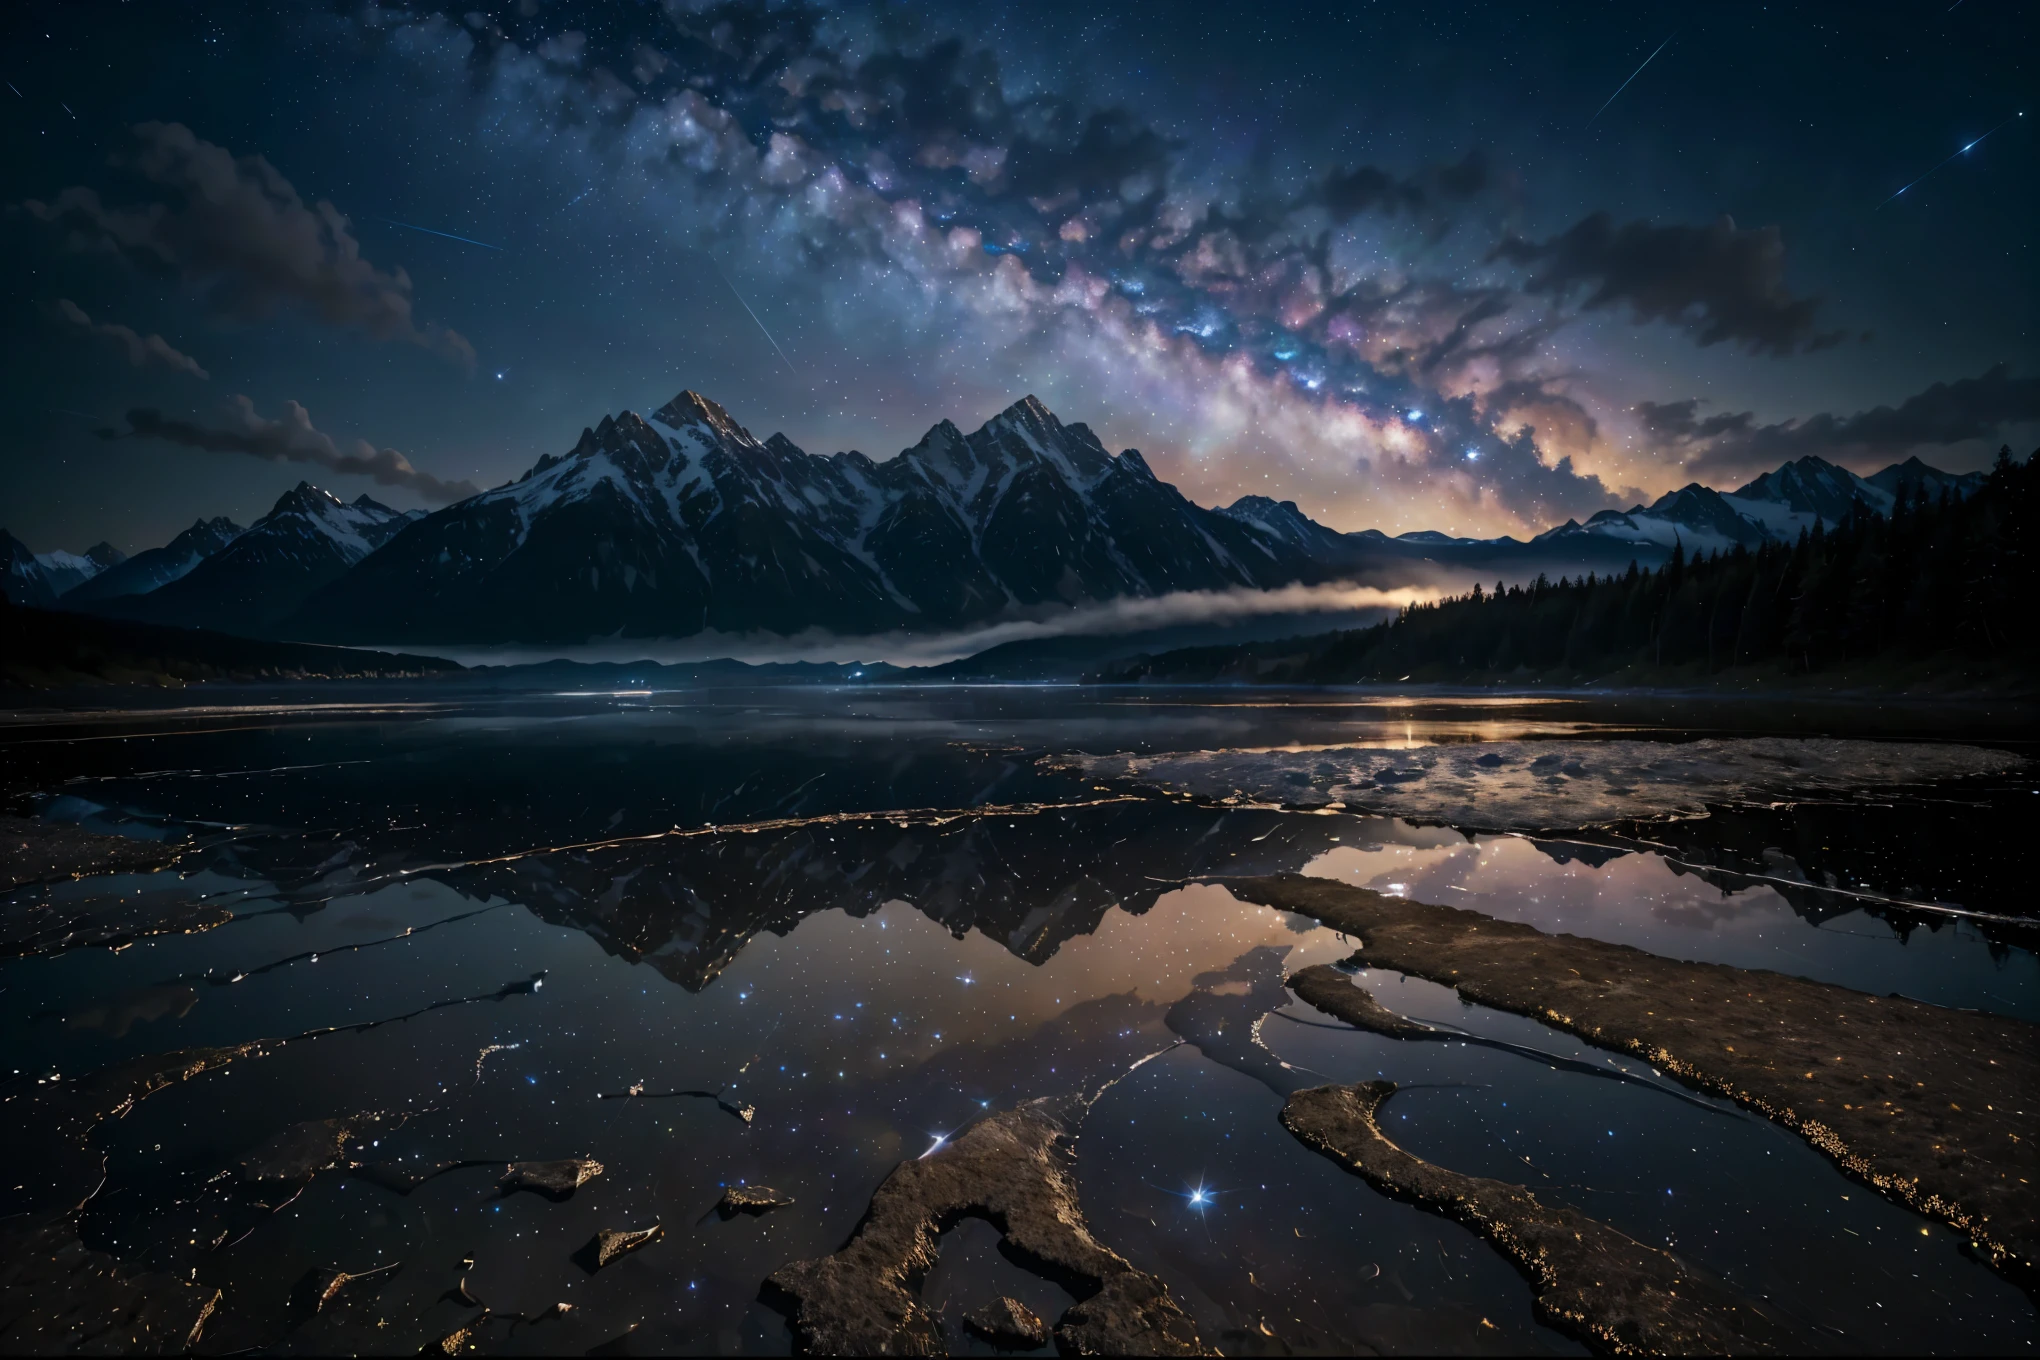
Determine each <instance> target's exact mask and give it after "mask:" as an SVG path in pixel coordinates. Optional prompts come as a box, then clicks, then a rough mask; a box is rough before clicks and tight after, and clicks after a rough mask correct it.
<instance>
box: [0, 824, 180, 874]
mask: <svg viewBox="0 0 2040 1360" xmlns="http://www.w3.org/2000/svg"><path fill="white" fill-rule="evenodd" d="M183 851H184V847H183V846H181V845H172V844H170V843H169V842H167V841H148V840H140V839H138V838H136V837H133V836H102V835H100V834H98V833H97V832H93V831H87V830H85V829H84V828H82V827H77V826H72V825H71V824H70V823H68V822H45V821H42V820H40V819H38V818H33V817H4V816H0V892H6V891H8V890H9V889H12V888H19V887H21V886H22V885H23V884H26V883H48V882H53V881H56V880H60V879H66V878H83V877H85V876H86V875H87V874H121V873H130V874H132V873H146V872H148V871H149V870H151V869H161V868H163V867H165V866H166V865H170V864H174V863H176V862H177V857H178V856H179V855H180V854H182V853H183Z"/></svg>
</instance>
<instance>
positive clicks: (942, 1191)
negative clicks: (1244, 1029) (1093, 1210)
mask: <svg viewBox="0 0 2040 1360" xmlns="http://www.w3.org/2000/svg"><path fill="white" fill-rule="evenodd" d="M1083 1108H1084V1107H1083V1104H1082V1102H1081V1101H1080V1100H1078V1099H1077V1098H1075V1097H1062V1098H1048V1099H1042V1100H1031V1101H1028V1102H1027V1103H1026V1104H1024V1105H1020V1106H1018V1107H1016V1108H1014V1109H1011V1110H1007V1111H1004V1112H1003V1113H1000V1114H996V1115H993V1116H991V1117H989V1118H986V1119H982V1120H980V1121H978V1122H977V1123H976V1124H973V1125H972V1126H971V1127H970V1128H969V1129H968V1130H967V1131H965V1132H964V1133H962V1134H961V1135H959V1136H958V1137H957V1138H956V1139H955V1140H954V1141H952V1142H950V1143H948V1144H946V1145H945V1146H943V1147H941V1148H939V1149H938V1150H936V1151H934V1152H931V1153H929V1154H927V1155H925V1156H923V1157H921V1158H919V1159H918V1160H916V1161H911V1162H903V1163H901V1164H900V1165H899V1166H898V1167H896V1168H894V1170H893V1172H892V1174H891V1175H890V1176H887V1177H886V1179H885V1182H884V1184H882V1185H880V1186H879V1188H878V1191H877V1193H876V1194H874V1195H873V1196H872V1199H871V1207H870V1208H869V1209H868V1210H867V1211H866V1213H865V1216H864V1221H863V1222H862V1223H861V1224H860V1225H859V1226H858V1229H857V1232H856V1234H855V1235H854V1236H853V1237H852V1238H851V1239H850V1241H849V1242H848V1243H847V1244H846V1245H845V1246H844V1247H843V1249H842V1250H841V1251H838V1252H837V1253H836V1254H835V1255H833V1256H825V1257H822V1258H819V1259H817V1260H809V1261H796V1262H794V1263H793V1264H791V1265H787V1266H783V1267H781V1268H780V1269H779V1270H777V1271H774V1272H773V1274H772V1276H771V1277H770V1279H769V1281H768V1282H767V1284H768V1289H770V1290H776V1291H778V1294H777V1295H776V1296H775V1301H776V1302H778V1303H780V1304H781V1305H782V1306H784V1307H785V1308H786V1309H787V1311H788V1312H789V1313H790V1314H791V1316H792V1320H793V1325H794V1330H795V1332H796V1334H797V1335H798V1337H799V1338H800V1341H801V1344H802V1345H803V1346H804V1347H805V1348H807V1349H808V1350H810V1351H817V1352H824V1353H835V1354H861V1355H938V1354H941V1353H942V1352H943V1349H944V1347H943V1341H942V1335H941V1331H940V1329H939V1328H938V1327H937V1326H936V1323H935V1320H934V1318H933V1317H932V1316H931V1315H930V1314H929V1313H928V1311H927V1310H926V1309H924V1308H923V1307H922V1306H921V1302H920V1300H919V1299H918V1298H916V1297H915V1294H914V1292H913V1285H914V1284H915V1283H916V1282H917V1281H918V1280H919V1279H920V1278H921V1277H922V1276H923V1275H925V1274H926V1272H927V1271H928V1270H929V1269H930V1268H931V1267H933V1266H934V1264H935V1261H936V1243H937V1239H938V1238H939V1236H940V1234H941V1232H942V1230H943V1229H944V1228H945V1227H947V1226H949V1225H951V1224H953V1223H955V1222H956V1221H958V1220H959V1219H961V1218H964V1217H969V1216H975V1217H979V1218H983V1219H985V1220H987V1221H988V1222H990V1223H991V1224H992V1225H993V1226H994V1227H997V1228H999V1229H1000V1230H1001V1231H1002V1232H1003V1233H1004V1234H1005V1239H1006V1242H1005V1245H1006V1249H1008V1250H1009V1251H1011V1252H1012V1253H1013V1254H1014V1255H1015V1256H1016V1257H1017V1258H1018V1259H1020V1260H1021V1261H1023V1262H1024V1263H1026V1264H1027V1265H1028V1267H1029V1268H1030V1269H1032V1270H1034V1271H1035V1272H1036V1273H1038V1274H1041V1275H1043V1276H1046V1277H1047V1278H1050V1279H1053V1280H1055V1281H1056V1282H1057V1283H1059V1284H1061V1285H1062V1286H1063V1287H1064V1288H1066V1289H1068V1290H1069V1291H1070V1292H1071V1293H1072V1294H1074V1295H1076V1296H1077V1297H1078V1298H1079V1299H1081V1300H1082V1301H1081V1302H1079V1303H1078V1304H1076V1305H1075V1306H1074V1307H1072V1308H1070V1310H1069V1311H1068V1312H1066V1313H1064V1314H1063V1317H1062V1319H1061V1321H1060V1322H1058V1323H1057V1324H1056V1328H1055V1339H1056V1342H1057V1344H1058V1346H1060V1347H1061V1348H1062V1349H1063V1350H1064V1351H1065V1352H1074V1353H1077V1354H1122V1355H1198V1354H1205V1353H1206V1352H1205V1350H1204V1347H1203V1346H1202V1344H1201V1343H1200V1342H1199V1340H1198V1338H1197V1333H1196V1331H1195V1329H1194V1328H1193V1327H1192V1326H1191V1323H1190V1319H1189V1318H1188V1317H1186V1316H1185V1315H1184V1313H1183V1311H1182V1309H1180V1308H1179V1307H1177V1306H1176V1302H1175V1300H1174V1299H1172V1298H1170V1297H1169V1291H1168V1287H1167V1286H1166V1285H1164V1284H1163V1283H1162V1282H1161V1281H1160V1280H1158V1279H1156V1278H1154V1277H1153V1276H1151V1275H1147V1274H1144V1273H1143V1272H1141V1271H1139V1270H1136V1269H1134V1267H1133V1266H1132V1265H1131V1264H1130V1263H1129V1262H1128V1261H1127V1260H1126V1259H1125V1258H1124V1257H1121V1256H1120V1255H1118V1254H1117V1253H1115V1252H1113V1251H1112V1250H1111V1249H1110V1248H1108V1247H1106V1246H1105V1245H1103V1244H1102V1243H1100V1242H1099V1241H1098V1240H1097V1239H1096V1238H1095V1237H1093V1236H1092V1235H1091V1230H1090V1226H1089V1225H1088V1224H1087V1223H1086V1222H1085V1221H1084V1214H1083V1209H1082V1208H1081V1206H1080V1205H1079V1204H1078V1202H1077V1193H1076V1185H1075V1182H1074V1181H1073V1180H1072V1178H1071V1176H1070V1174H1069V1173H1070V1162H1071V1159H1072V1157H1071V1151H1070V1128H1071V1120H1072V1118H1073V1117H1074V1116H1075V1115H1077V1114H1079V1113H1081V1111H1082V1109H1083Z"/></svg>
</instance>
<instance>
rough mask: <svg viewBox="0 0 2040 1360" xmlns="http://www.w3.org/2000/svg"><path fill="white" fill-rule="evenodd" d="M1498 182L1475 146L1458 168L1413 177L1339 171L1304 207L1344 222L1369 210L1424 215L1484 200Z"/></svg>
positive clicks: (1369, 168) (1372, 170)
mask: <svg viewBox="0 0 2040 1360" xmlns="http://www.w3.org/2000/svg"><path fill="white" fill-rule="evenodd" d="M1493 178H1494V176H1493V172H1492V170H1491V168H1490V166H1489V165H1488V159H1487V155H1486V153H1485V152H1483V151H1481V150H1480V149H1479V148H1475V149H1474V150H1472V151H1469V152H1467V153H1466V155H1465V156H1464V157H1463V158H1462V159H1461V160H1459V161H1458V162H1457V163H1455V164H1452V165H1443V166H1438V167H1435V168H1434V169H1431V170H1428V171H1425V172H1421V173H1419V174H1417V175H1413V176H1410V177H1408V178H1399V177H1397V176H1395V175H1392V174H1390V173H1388V172H1387V171H1385V170H1381V169H1378V168H1377V167H1375V166H1372V165H1363V166H1359V167H1357V168H1355V169H1351V170H1345V169H1340V170H1334V171H1332V172H1331V173H1330V174H1328V175H1326V176H1325V177H1324V179H1323V180H1321V181H1319V182H1318V183H1317V184H1316V185H1314V186H1313V187H1312V189H1311V191H1310V193H1309V194H1307V195H1306V196H1305V197H1304V198H1303V199H1302V200H1301V204H1303V205H1316V206H1318V207H1321V208H1323V209H1324V210H1325V211H1326V212H1327V213H1328V214H1330V215H1331V219H1332V220H1333V221H1334V222H1339V223H1344V222H1347V221H1349V220H1351V219H1352V218H1354V217H1357V216H1359V215H1360V214H1361V213H1367V212H1384V213H1397V212H1402V213H1408V214H1410V215H1411V216H1423V215H1425V214H1428V213H1432V212H1434V211H1436V210H1438V209H1441V208H1456V207H1458V206H1459V205H1462V204H1464V203H1465V202H1466V201H1468V200H1470V199H1473V198H1475V197H1477V196H1479V195H1480V194H1481V193H1482V192H1484V191H1485V190H1487V189H1488V188H1489V187H1490V185H1491V184H1492V182H1493Z"/></svg>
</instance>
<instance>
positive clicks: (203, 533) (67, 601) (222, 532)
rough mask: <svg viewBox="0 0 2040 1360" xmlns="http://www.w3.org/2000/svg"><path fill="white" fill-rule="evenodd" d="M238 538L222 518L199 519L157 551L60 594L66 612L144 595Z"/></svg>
mask: <svg viewBox="0 0 2040 1360" xmlns="http://www.w3.org/2000/svg"><path fill="white" fill-rule="evenodd" d="M240 535H241V526H240V525H238V524H236V523H234V522H233V521H232V520H230V519H228V518H227V517H226V516H225V515H220V516H217V517H215V518H213V519H202V520H199V521H198V522H197V523H196V524H193V525H192V526H191V527H190V528H189V529H186V530H185V531H184V532H183V533H181V534H179V535H177V537H175V538H173V539H171V540H170V541H169V542H168V543H166V544H164V545H163V546H162V547H160V548H150V549H149V550H148V551H146V552H138V553H136V554H135V555H134V556H133V557H130V558H128V559H127V560H126V561H125V562H122V563H120V564H118V565H117V566H113V567H109V568H107V569H106V570H105V571H102V572H100V573H99V574H98V575H97V576H94V577H92V578H91V579H90V580H88V581H86V582H84V583H83V584H82V585H77V586H74V587H72V588H71V589H70V590H67V591H65V592H64V595H63V604H64V607H65V608H66V609H71V608H75V607H76V606H78V605H81V604H85V603H88V602H89V601H92V600H111V599H113V598H115V597H116V596H120V595H146V594H148V593H149V592H150V591H152V590H155V589H158V588H159V587H162V586H166V585H168V584H170V582H172V581H175V580H178V579H180V578H182V577H184V576H187V575H189V574H190V573H191V570H192V568H194V567H196V566H197V565H198V564H199V563H201V562H203V561H205V560H206V559H207V558H208V557H211V556H212V555H213V554H214V553H216V552H218V551H219V550H220V549H221V548H224V547H226V546H227V545H228V544H229V543H231V542H233V541H234V540H235V539H236V538H238V537H240Z"/></svg>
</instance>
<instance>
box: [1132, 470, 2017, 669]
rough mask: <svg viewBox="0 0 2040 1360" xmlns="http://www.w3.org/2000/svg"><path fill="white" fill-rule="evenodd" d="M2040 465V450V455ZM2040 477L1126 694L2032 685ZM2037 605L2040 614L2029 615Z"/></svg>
mask: <svg viewBox="0 0 2040 1360" xmlns="http://www.w3.org/2000/svg"><path fill="white" fill-rule="evenodd" d="M2036 457H2040V451H2036ZM2036 500H2040V469H2036V462H2035V458H2032V457H2029V458H2028V459H2027V460H2026V461H2025V462H2020V461H2018V460H2016V459H2015V458H2013V456H2012V453H2011V450H2010V448H2008V447H2007V448H2004V449H2001V450H1999V452H1998V457H1997V462H1996V464H1995V465H1994V466H1993V468H1992V469H1991V473H1990V477H1989V479H1988V481H1987V482H1986V483H1985V485H1984V486H1983V487H1982V488H1981V489H1980V490H1978V491H1977V492H1976V493H1975V494H1974V495H1972V496H1970V497H1968V498H1966V499H1958V498H1954V497H1951V496H1948V495H1945V494H1944V495H1943V496H1941V497H1939V498H1933V497H1930V496H1929V495H1928V494H1927V492H1926V491H1925V489H1924V488H1923V487H1915V488H1912V489H1911V494H1907V493H1906V492H1901V494H1900V495H1899V497H1898V498H1897V500H1896V502H1895V503H1894V505H1893V506H1892V509H1891V512H1890V513H1889V514H1878V513H1875V512H1873V511H1871V510H1870V509H1869V508H1868V507H1866V506H1864V505H1863V504H1862V503H1861V502H1858V504H1857V509H1856V511H1855V512H1854V513H1853V514H1851V515H1850V516H1848V517H1847V518H1846V519H1845V520H1844V521H1843V522H1842V523H1840V524H1838V525H1834V526H1828V525H1825V524H1822V523H1819V522H1816V523H1815V524H1814V526H1813V527H1812V528H1811V529H1810V530H1805V531H1802V532H1801V534H1800V535H1799V537H1798V539H1797V541H1796V542H1791V543H1769V544H1765V545H1763V546H1761V547H1758V548H1755V549H1751V548H1746V547H1744V546H1742V545H1737V546H1736V547H1735V548H1733V549H1732V550H1730V551H1727V552H1708V553H1695V554H1693V555H1692V556H1690V557H1689V556H1688V555H1687V554H1686V551H1685V549H1684V547H1683V545H1681V546H1679V547H1677V548H1675V549H1674V550H1673V553H1672V556H1671V558H1670V559H1669V560H1668V561H1666V562H1665V564H1664V565H1663V566H1661V567H1658V568H1655V569H1650V568H1640V567H1638V566H1637V564H1636V563H1634V562H1632V563H1630V565H1629V569H1628V570H1627V571H1626V572H1619V573H1610V574H1608V575H1605V576H1596V575H1593V574H1588V575H1586V576H1584V577H1581V578H1578V579H1571V580H1568V579H1566V578H1564V577H1561V578H1560V579H1559V580H1557V581H1555V582H1554V581H1550V580H1547V579H1546V578H1545V577H1543V576H1541V575H1540V576H1539V577H1538V578H1537V579H1536V580H1535V581H1532V582H1530V583H1528V584H1526V585H1515V586H1507V587H1504V586H1503V585H1501V584H1500V583H1497V585H1496V586H1495V588H1494V589H1493V590H1484V589H1482V588H1481V587H1480V586H1478V585H1476V586H1475V587H1474V588H1473V589H1472V591H1471V592H1470V593H1468V594H1465V595H1461V596H1456V597H1453V598H1448V599H1444V600H1439V601H1437V602H1436V603H1432V604H1417V605H1411V606H1409V607H1407V608H1405V609H1403V610H1402V611H1400V612H1399V613H1398V614H1397V615H1396V616H1395V617H1394V618H1393V619H1390V620H1387V621H1385V622H1383V623H1380V624H1377V625H1375V626H1374V627H1371V628H1362V629H1355V630H1351V631H1346V632H1338V633H1329V634H1324V635H1321V636H1317V637H1310V638H1294V639H1289V640H1287V641H1282V642H1270V643H1256V644H1246V645H1239V646H1227V647H1198V648H1187V649H1184V650H1181V651H1175V652H1167V653H1163V654H1161V655H1159V656H1145V657H1134V658H1129V659H1127V660H1124V661H1120V662H1117V663H1115V664H1114V665H1112V666H1111V667H1110V668H1108V669H1107V670H1105V671H1104V672H1102V673H1101V674H1099V675H1098V676H1097V677H1095V678H1096V679H1099V680H1102V681H1105V682H1108V683H1112V682H1117V683H1126V682H1140V681H1181V682H1197V681H1208V680H1253V681H1259V682H1270V683H1299V684H1343V683H1362V682H1375V681H1390V682H1394V681H1401V680H1411V681H1418V682H1424V681H1441V682H1453V681H1462V682H1474V683H1479V682H1484V681H1485V682H1493V681H1498V680H1502V679H1522V678H1529V677H1535V678H1538V679H1541V680H1550V681H1554V682H1556V681H1561V680H1574V681H1584V680H1589V679H1596V678H1602V677H1608V676H1611V675H1614V674H1616V673H1622V672H1626V673H1628V674H1630V675H1632V676H1637V677H1650V678H1653V679H1656V678H1667V677H1684V678H1699V677H1707V676H1718V675H1721V674H1722V673H1724V672H1730V671H1736V670H1741V669H1743V668H1752V667H1754V668H1758V669H1760V670H1761V671H1763V672H1765V673H1768V674H1771V675H1780V674H1783V675H1788V676H1790V675H1811V674H1814V673H1819V672H1830V671H1834V670H1836V669H1838V668H1841V667H1850V668H1851V669H1852V670H1853V669H1860V668H1863V667H1864V666H1865V665H1866V664H1867V666H1868V667H1869V668H1870V669H1873V670H1874V669H1876V667H1877V666H1878V664H1879V663H1915V662H1920V661H1924V660H1928V659H1931V658H1945V659H1948V660H1950V661H1968V662H1975V663H1982V666H1981V669H1982V670H1984V671H1988V672H1991V673H2001V674H2004V675H2013V674H2016V673H2017V672H2018V671H2019V670H2020V668H2021V667H2023V665H2024V664H2025V663H2026V662H2028V661H2030V660H2031V659H2033V658H2034V654H2035V651H2036V646H2035V637H2036V634H2035V629H2034V626H2033V615H2030V614H2028V613H2027V612H2026V611H2027V610H2029V609H2031V608H2033V603H2032V602H2033V600H2034V599H2035V587H2036V586H2040V581H2036V580H2035V574H2036V573H2035V563H2036V554H2040V542H2036V531H2035V524H2036V515H2040V504H2036ZM2021 601H2025V602H2026V603H2024V604H2021V603H2020V602H2021Z"/></svg>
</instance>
